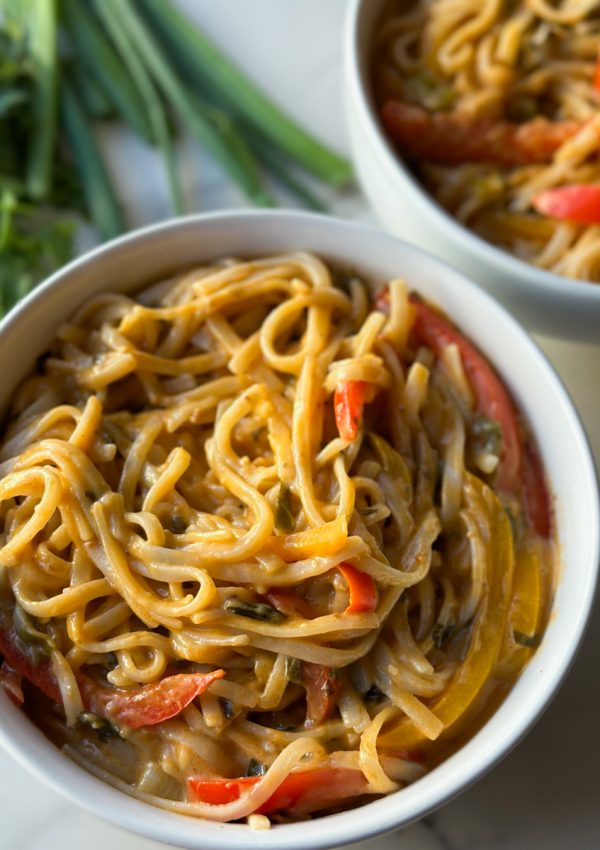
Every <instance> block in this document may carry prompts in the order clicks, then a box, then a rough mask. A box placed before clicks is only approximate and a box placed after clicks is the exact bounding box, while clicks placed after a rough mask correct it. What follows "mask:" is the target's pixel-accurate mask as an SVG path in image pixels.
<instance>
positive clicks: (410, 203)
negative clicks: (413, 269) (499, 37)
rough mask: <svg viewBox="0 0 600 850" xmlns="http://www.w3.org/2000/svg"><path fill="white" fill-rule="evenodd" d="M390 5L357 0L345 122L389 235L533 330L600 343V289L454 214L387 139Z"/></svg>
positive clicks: (350, 19) (347, 53)
mask: <svg viewBox="0 0 600 850" xmlns="http://www.w3.org/2000/svg"><path fill="white" fill-rule="evenodd" d="M385 3H386V0H350V3H349V6H348V11H347V18H346V31H345V45H344V66H345V67H344V77H345V100H346V116H347V121H348V127H349V131H350V139H351V144H352V153H353V158H354V164H355V166H356V170H357V173H358V177H359V180H360V182H361V185H362V187H363V189H364V191H365V194H366V195H367V198H368V199H369V202H370V203H371V206H372V207H373V209H374V210H375V212H376V214H377V215H378V217H379V219H380V221H381V223H382V224H383V226H384V227H385V228H386V229H387V230H389V232H390V233H393V234H395V235H396V236H400V237H401V238H403V239H406V240H408V241H409V242H413V243H414V244H415V245H419V246H420V247H421V248H425V249H426V250H427V251H431V252H432V253H433V254H435V255H436V256H438V257H441V258H442V259H443V260H446V262H448V263H450V264H451V265H453V266H455V267H456V268H458V269H460V270H461V271H462V272H464V273H465V274H466V275H468V276H469V277H470V278H471V279H472V280H474V281H476V282H477V283H478V284H479V285H480V286H483V287H484V288H485V289H487V290H489V291H490V292H491V293H492V294H493V295H494V296H495V297H496V298H498V299H499V300H500V301H502V303H503V304H504V305H505V306H506V307H508V309H509V310H510V311H511V312H512V313H514V315H515V316H516V317H517V318H518V319H519V320H520V321H521V322H523V324H524V325H526V326H527V327H529V328H531V329H532V330H534V331H537V332H539V333H543V334H549V335H551V336H558V337H564V338H568V339H573V340H580V341H584V340H586V341H590V342H599V341H600V285H599V284H593V283H585V282H582V281H576V280H570V279H568V278H565V277H562V276H561V275H557V274H553V273H551V272H547V271H544V270H542V269H539V268H536V267H535V266H531V265H529V264H528V263H525V262H523V261H522V260H519V259H517V258H516V257H514V256H512V255H511V254H509V253H508V252H506V251H503V250H501V249H500V248H496V247H495V246H494V245H492V244H490V243H489V242H486V241H485V240H484V239H481V238H480V237H479V236H477V235H476V234H475V233H473V232H472V231H471V230H469V229H468V228H467V227H464V226H463V225H462V224H460V223H459V222H458V221H457V220H456V219H455V218H453V217H452V216H451V215H450V214H449V213H447V212H446V211H445V210H444V209H443V208H442V207H441V206H440V205H439V204H438V203H437V202H436V201H435V200H434V199H433V198H432V197H431V195H429V194H428V192H427V191H426V190H425V189H424V188H423V187H422V186H421V185H420V183H419V182H418V181H417V180H416V179H415V177H414V176H413V174H412V173H411V171H410V170H409V169H408V168H407V167H406V166H405V165H404V163H403V162H402V159H401V157H400V156H399V154H398V153H397V151H396V150H395V149H394V146H393V145H392V143H391V142H389V141H388V139H387V137H386V135H385V133H384V131H383V129H382V127H381V125H380V123H379V119H378V117H377V113H376V110H375V108H374V104H373V98H372V93H371V45H372V42H373V33H374V30H375V27H376V26H377V23H378V21H379V20H380V18H381V14H382V11H383V8H384V6H385Z"/></svg>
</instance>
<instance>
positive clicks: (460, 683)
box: [379, 475, 514, 749]
mask: <svg viewBox="0 0 600 850" xmlns="http://www.w3.org/2000/svg"><path fill="white" fill-rule="evenodd" d="M468 480H469V482H470V484H471V486H472V487H473V488H474V489H475V490H476V492H477V494H478V495H479V496H484V495H485V497H486V502H487V503H488V504H489V503H490V502H491V503H492V508H491V512H490V514H489V516H488V520H489V522H490V540H489V542H488V543H487V546H486V548H487V558H488V574H487V586H488V592H487V593H486V594H485V595H484V596H483V597H482V600H481V603H480V607H479V610H478V612H477V614H476V617H475V621H474V623H473V626H472V632H471V639H470V642H469V648H468V650H467V654H466V657H465V659H464V661H463V663H462V664H461V666H460V667H459V668H458V670H457V672H456V673H455V675H454V676H453V677H452V679H451V680H450V683H449V684H448V687H447V688H446V689H445V690H444V691H443V692H442V693H441V694H440V695H439V696H437V697H435V698H434V699H433V700H431V702H430V703H429V704H428V708H429V709H430V711H432V712H433V713H434V714H435V716H436V717H438V718H439V719H440V720H441V721H442V723H443V726H444V728H443V730H442V732H441V735H440V737H439V738H438V740H441V739H443V738H447V737H450V736H452V735H453V734H454V733H456V732H458V731H459V728H460V725H461V724H460V721H461V720H462V719H463V716H465V715H466V713H467V712H468V709H469V707H470V706H471V705H472V704H473V702H474V701H475V699H476V697H477V695H478V694H479V692H480V690H481V688H482V687H483V685H484V684H485V682H486V681H487V679H488V677H489V676H490V674H491V673H492V672H493V670H494V667H495V664H496V661H497V658H498V654H499V652H500V649H501V646H502V642H503V640H504V635H505V630H506V622H507V618H508V612H509V607H510V601H511V594H512V583H513V566H514V551H513V541H512V532H511V527H510V522H509V520H508V517H507V515H506V511H505V510H504V508H503V507H502V505H501V503H500V501H499V500H498V498H497V497H496V496H495V494H494V493H493V492H492V491H491V490H490V489H489V488H488V487H487V486H486V485H485V484H484V483H483V482H482V481H480V480H479V479H478V478H475V477H474V476H471V475H469V476H468ZM379 742H380V744H381V746H382V747H384V748H385V749H395V748H397V747H408V748H410V747H414V746H425V745H426V744H427V743H428V741H427V739H426V738H425V736H424V735H423V734H422V733H421V732H420V731H419V729H418V728H417V727H416V726H415V725H414V723H413V722H412V720H410V719H409V718H408V717H403V718H402V719H401V720H400V721H399V722H397V723H396V724H395V725H394V726H392V727H391V728H390V729H388V730H387V731H384V732H383V733H382V734H381V735H380V737H379Z"/></svg>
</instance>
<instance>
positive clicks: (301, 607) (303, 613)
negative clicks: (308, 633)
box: [265, 587, 315, 620]
mask: <svg viewBox="0 0 600 850" xmlns="http://www.w3.org/2000/svg"><path fill="white" fill-rule="evenodd" d="M265 599H266V600H267V601H268V602H269V604H270V605H272V606H273V607H274V608H277V610H278V611H281V613H282V614H286V615H287V616H288V617H301V618H302V619H303V620H312V619H313V618H314V616H315V612H314V611H313V609H312V607H311V604H310V602H307V600H306V599H304V597H302V596H300V594H299V593H296V591H295V590H292V589H291V588H288V587H272V588H271V590H269V592H268V593H266V594H265Z"/></svg>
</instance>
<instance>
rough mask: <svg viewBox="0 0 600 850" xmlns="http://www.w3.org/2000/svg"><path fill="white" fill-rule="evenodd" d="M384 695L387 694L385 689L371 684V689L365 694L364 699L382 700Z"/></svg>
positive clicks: (367, 700) (370, 700)
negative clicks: (384, 691)
mask: <svg viewBox="0 0 600 850" xmlns="http://www.w3.org/2000/svg"><path fill="white" fill-rule="evenodd" d="M384 697H385V694H384V693H383V691H382V690H381V689H380V688H378V687H377V685H375V684H373V685H371V687H370V688H369V690H368V691H366V692H365V693H364V694H363V699H364V701H365V702H381V700H382V699H383V698H384Z"/></svg>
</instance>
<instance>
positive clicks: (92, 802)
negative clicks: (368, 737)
mask: <svg viewBox="0 0 600 850" xmlns="http://www.w3.org/2000/svg"><path fill="white" fill-rule="evenodd" d="M248 219H253V220H256V221H260V222H262V224H263V226H264V225H267V226H268V224H269V223H270V224H273V225H274V224H275V223H276V222H278V221H279V222H281V221H282V220H283V221H287V222H288V225H291V224H293V225H294V226H300V225H303V226H305V227H311V228H316V227H318V228H320V229H322V228H323V227H327V228H331V231H332V241H333V240H334V238H335V232H340V231H341V232H342V233H343V234H347V237H348V238H349V239H351V238H352V234H353V233H354V234H355V236H356V235H357V233H358V234H360V233H362V234H363V236H364V238H367V237H368V238H371V239H376V240H383V241H384V242H387V243H389V244H390V245H391V244H392V243H394V244H395V245H397V246H398V250H399V251H401V252H402V253H405V254H407V255H408V259H410V257H411V255H412V256H413V257H414V258H418V257H420V258H421V261H422V262H423V263H424V264H426V265H427V267H428V268H431V269H432V277H435V280H436V281H439V280H440V279H441V278H442V276H443V279H444V282H447V281H448V280H450V281H451V280H452V279H455V280H459V281H460V282H461V285H462V286H463V287H464V288H465V289H466V291H467V293H468V294H469V295H471V296H472V297H473V298H474V299H475V303H477V301H479V302H480V303H481V304H483V305H484V307H485V306H487V307H488V308H489V309H493V310H494V311H495V312H496V313H497V314H498V317H499V320H501V324H503V325H504V327H505V329H508V330H509V331H510V334H511V335H512V337H513V338H518V339H519V341H520V342H521V343H522V344H523V345H524V346H525V347H526V348H527V351H528V352H529V354H530V355H531V358H532V363H535V364H536V368H538V369H540V370H541V371H542V372H543V373H544V375H545V378H546V379H547V381H548V383H549V388H550V390H551V391H552V392H553V393H555V394H557V395H558V397H559V401H560V406H561V416H562V417H564V421H565V422H566V423H567V424H568V426H569V429H570V430H571V431H572V432H573V435H574V437H575V441H576V443H577V449H578V458H579V464H580V466H581V472H582V473H583V476H582V480H581V482H580V483H581V485H582V486H583V487H585V489H586V493H587V494H588V496H589V498H590V499H591V501H592V503H593V507H594V511H593V513H594V516H595V517H596V522H595V523H594V524H593V527H592V528H589V529H587V531H588V537H589V541H590V542H589V544H588V547H587V551H589V552H590V554H591V560H590V563H586V565H585V566H586V570H587V572H586V574H585V584H584V587H583V588H582V590H581V594H582V598H581V601H582V605H581V607H580V608H579V609H578V611H577V616H576V617H575V619H574V621H569V623H568V635H567V636H566V639H565V642H564V645H563V647H562V650H563V651H562V653H561V654H560V655H559V656H557V658H556V659H553V662H552V667H551V668H550V669H549V670H548V673H547V677H546V678H545V679H544V681H543V682H541V683H540V682H539V680H538V684H537V686H536V687H535V688H529V690H530V691H531V692H532V694H533V695H532V696H531V698H530V699H529V702H528V703H527V704H526V707H525V708H524V709H523V711H522V713H520V714H519V716H518V717H516V718H513V722H512V723H511V724H510V728H509V724H508V723H507V718H506V717H505V715H506V712H503V711H502V705H501V706H499V708H498V709H497V710H496V711H495V712H494V714H493V715H492V716H491V718H489V719H488V720H487V721H486V723H485V724H484V725H483V727H482V729H481V730H479V731H478V732H476V733H475V735H474V736H473V737H472V738H471V739H470V740H469V741H468V742H467V743H466V744H464V745H463V746H462V747H461V748H460V749H459V750H458V751H457V752H456V753H455V754H453V755H452V756H450V758H448V759H446V760H445V761H444V762H443V763H442V764H441V765H440V766H439V767H437V768H435V769H434V770H433V771H431V772H430V773H429V774H428V775H427V776H426V777H425V778H424V779H423V780H421V781H420V782H417V783H414V784H413V785H410V786H407V787H406V788H404V789H402V793H401V795H391V796H388V797H384V798H382V799H380V800H376V801H373V802H370V803H367V804H365V805H363V806H360V807H358V808H356V809H351V810H349V811H347V812H344V813H341V814H337V815H332V816H329V817H326V818H322V819H319V820H315V821H302V822H298V823H294V824H289V825H287V824H286V825H282V826H277V827H276V828H274V829H272V830H269V831H267V832H261V833H260V845H261V846H262V847H265V848H273V850H275V848H277V850H304V848H312V850H319V848H327V847H333V846H338V845H340V844H349V843H355V842H358V841H361V840H365V839H368V838H371V837H374V836H375V835H378V834H382V833H385V832H390V831H392V830H394V829H396V828H398V827H399V826H407V825H408V824H410V823H412V822H413V821H414V820H417V819H418V818H420V817H423V816H424V815H425V814H427V813H428V812H430V811H432V810H433V809H435V808H437V807H438V806H440V805H441V804H443V803H444V802H446V801H447V800H449V799H451V798H452V797H454V796H456V795H457V794H458V793H460V792H462V791H463V790H464V789H465V788H467V787H468V786H470V785H471V784H473V783H474V782H475V781H476V780H477V779H479V778H480V777H481V776H482V775H483V774H484V773H487V771H488V770H490V768H491V767H493V765H494V764H496V763H497V762H498V761H499V760H500V759H501V758H503V757H504V756H505V755H506V754H507V753H508V752H509V751H510V750H511V749H512V748H513V747H514V746H515V745H516V744H517V743H518V741H519V740H520V739H521V738H522V737H523V736H524V735H525V734H526V732H527V731H528V730H529V728H530V727H531V726H532V725H533V723H534V722H535V721H536V720H537V718H538V717H539V716H540V714H541V713H542V712H543V711H544V710H545V708H546V707H547V706H548V704H549V703H550V701H551V699H552V698H553V696H554V695H555V694H556V692H557V690H558V688H559V686H560V684H561V683H562V681H563V680H564V677H565V676H566V674H567V672H568V670H569V669H570V666H571V664H572V662H573V660H574V657H575V654H576V651H577V648H578V647H579V645H580V643H581V639H582V637H583V634H584V631H585V627H586V625H587V623H588V620H589V615H590V612H591V607H592V604H593V599H594V589H595V586H596V581H597V578H598V561H599V555H600V523H599V517H600V502H599V495H598V482H597V477H596V470H595V465H594V461H593V456H592V453H591V449H590V445H589V442H588V439H587V436H586V433H585V430H584V428H583V425H582V423H581V420H580V418H579V415H578V413H577V411H576V409H575V406H574V405H573V402H572V400H571V398H570V396H569V394H568V392H567V390H566V389H565V387H564V386H563V384H562V382H561V380H560V378H559V377H558V375H557V374H556V371H555V370H554V368H553V366H552V365H551V363H550V362H549V360H548V358H547V357H546V356H545V355H544V354H543V352H542V351H541V350H540V349H539V347H538V346H537V344H536V343H535V342H534V341H533V340H532V339H531V337H530V335H529V334H528V333H527V331H526V330H525V329H524V328H523V327H522V326H521V325H520V323H518V322H517V321H516V319H514V318H513V317H512V316H511V314H510V313H509V312H508V311H507V310H506V309H505V308H504V307H503V306H502V305H501V304H500V303H499V302H498V301H497V300H496V299H495V298H493V297H492V296H491V295H489V294H488V293H486V292H485V291H483V290H481V289H480V288H479V287H477V285H476V284H474V283H473V282H472V281H471V280H469V278H468V277H467V276H466V275H464V274H463V273H462V272H459V271H458V270H455V269H453V268H451V267H450V266H448V265H447V264H446V263H444V262H443V261H441V260H438V259H437V258H435V257H433V256H432V255H430V254H427V252H425V251H423V250H421V249H420V248H416V247H415V246H413V245H410V244H408V243H406V242H402V240H399V239H397V238H396V237H394V236H391V235H390V234H387V233H384V232H383V231H381V230H378V229H376V228H374V227H371V226H369V225H364V224H362V223H356V222H352V221H347V220H342V219H336V218H332V217H328V216H323V215H319V214H314V213H306V212H296V211H283V210H277V211H271V210H232V211H227V212H219V213H212V214H198V215H191V216H186V217H184V218H181V219H173V220H169V221H165V222H162V223H159V224H154V225H150V226H148V227H145V228H142V229H139V230H136V231H133V232H131V233H129V234H126V235H124V236H122V237H120V238H119V239H117V240H114V241H112V242H109V243H107V244H105V245H102V246H100V247H98V248H96V249H94V250H93V251H91V252H88V253H87V254H84V255H83V256H82V257H79V258H77V259H75V260H73V261H72V262H71V263H69V264H68V265H67V266H65V267H64V268H62V269H61V270H59V271H57V272H56V273H55V274H53V275H52V276H51V277H50V278H48V279H47V280H46V281H45V282H44V283H43V284H41V285H40V286H39V287H38V288H36V290H34V291H33V292H32V293H30V294H29V295H28V296H27V298H26V299H24V301H23V302H21V304H20V305H19V306H18V307H17V308H16V309H15V310H14V311H13V312H11V313H10V314H9V315H8V316H7V317H6V318H5V319H4V320H3V321H2V323H0V337H4V336H5V335H6V334H7V333H8V331H9V330H10V331H11V332H13V333H14V332H15V331H16V330H17V329H18V326H19V323H20V321H21V319H22V318H23V317H24V316H26V315H27V313H28V311H29V309H30V307H31V306H33V305H35V304H37V303H38V302H39V303H43V301H44V300H45V299H46V297H47V296H48V294H49V293H52V292H54V291H56V292H59V291H60V289H61V287H63V288H64V289H67V288H68V286H69V284H70V283H71V281H72V278H73V275H74V274H76V273H77V272H78V271H80V270H81V269H85V268H86V267H88V266H90V265H93V264H95V263H96V261H98V260H102V259H103V258H107V259H108V258H110V257H112V256H114V255H118V254H120V253H121V252H125V253H126V249H127V248H130V247H131V246H139V245H141V244H142V243H144V242H147V241H149V240H152V241H155V240H158V241H159V242H160V240H161V239H166V238H167V237H168V236H169V234H171V233H173V232H177V231H179V230H183V231H185V230H186V229H189V230H190V232H192V231H193V232H196V230H200V231H201V230H202V229H203V228H208V229H210V227H211V226H215V225H220V224H225V226H227V227H230V228H231V229H232V230H234V229H235V228H239V227H240V226H243V225H244V223H245V222H246V223H247V221H248ZM327 238H329V237H327ZM334 250H337V249H333V248H332V251H334ZM262 253H266V250H265V251H262ZM317 253H321V254H326V250H321V249H317ZM369 262H370V261H369V260H366V263H367V264H368V263H369ZM68 312H69V308H68V307H67V308H65V309H64V311H63V315H66V314H68ZM591 561H593V563H592V562H591ZM529 678H531V677H529ZM518 681H519V680H517V683H515V685H514V687H517V685H518ZM0 690H2V689H0ZM3 700H4V704H3V702H2V701H3ZM0 706H2V707H3V711H0V718H1V719H0V744H2V745H3V746H4V748H5V749H6V750H7V751H8V752H9V753H11V754H12V756H13V757H14V758H15V759H16V760H17V761H19V762H20V763H21V764H23V765H24V766H25V767H26V768H27V769H28V770H30V771H31V772H32V773H34V774H35V775H36V776H37V777H38V778H39V779H41V780H42V781H43V782H45V783H46V784H47V785H49V786H50V787H52V788H53V789H54V790H56V791H58V792H59V793H60V794H62V795H63V796H65V797H67V798H68V799H70V800H71V801H73V802H75V803H77V804H78V805H80V806H82V807H83V808H84V809H86V810H88V811H90V812H91V813H93V814H95V815H97V816H100V817H102V818H104V819H106V820H109V821H111V822H112V823H114V824H116V825H118V826H121V827H124V828H127V829H130V830H131V831H133V832H136V833H138V834H142V835H145V836H147V837H149V838H152V839H154V840H159V841H163V842H165V843H168V844H172V843H173V842H174V841H175V842H176V843H177V844H178V845H179V846H186V847H189V848H198V850H200V848H202V850H207V848H208V847H211V848H213V849H214V850H242V848H244V850H245V846H246V844H247V842H248V831H247V827H245V826H244V825H237V824H215V823H212V822H208V821H198V820H197V819H195V818H188V817H185V816H182V815H178V814H174V813H171V812H167V811H164V810H161V809H157V808H154V807H153V806H150V805H148V804H147V803H144V802H141V801H139V800H136V799H133V798H131V797H128V796H127V795H126V794H124V793H123V792H122V791H119V790H117V789H115V788H113V787H111V786H109V785H107V784H105V783H104V782H102V781H101V780H99V779H97V778H95V777H94V776H92V775H90V774H88V773H87V772H86V771H85V770H84V769H82V768H81V767H79V766H78V765H77V764H75V763H74V762H72V761H71V760H70V759H68V758H67V757H66V756H65V755H64V754H63V753H62V752H61V751H60V750H58V749H57V748H56V747H55V746H54V745H53V744H52V743H50V742H49V741H48V739H46V738H45V736H44V735H43V733H42V732H41V731H40V730H39V729H37V727H35V726H33V725H32V724H31V722H30V721H29V720H28V718H27V717H26V716H25V715H24V714H23V712H21V711H19V710H18V709H16V708H15V707H14V706H12V705H11V704H10V702H9V700H8V697H7V696H6V695H5V694H3V693H2V694H0ZM9 708H10V710H9ZM485 729H489V730H492V729H493V730H494V731H495V732H497V734H495V735H491V734H488V735H486V736H485V737H486V739H487V738H490V739H491V740H488V742H487V745H486V746H485V747H482V746H481V740H480V739H481V732H482V730H485ZM465 759H466V760H465ZM463 762H464V764H463ZM457 775H458V776H459V780H458V781H457V780H456V776H457ZM421 782H427V786H426V789H427V791H426V793H425V794H423V793H422V792H421V788H422V786H421ZM200 824H201V829H199V825H200Z"/></svg>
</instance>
